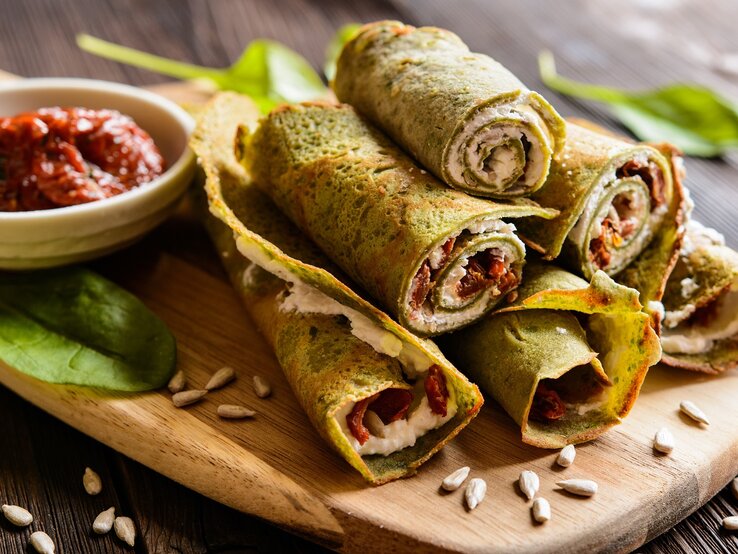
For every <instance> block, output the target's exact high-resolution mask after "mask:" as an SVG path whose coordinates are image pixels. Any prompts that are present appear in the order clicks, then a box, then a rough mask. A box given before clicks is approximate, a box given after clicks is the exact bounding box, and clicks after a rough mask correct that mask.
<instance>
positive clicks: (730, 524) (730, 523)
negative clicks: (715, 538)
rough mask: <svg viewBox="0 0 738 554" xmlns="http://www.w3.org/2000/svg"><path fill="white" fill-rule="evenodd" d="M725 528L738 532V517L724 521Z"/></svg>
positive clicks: (731, 517)
mask: <svg viewBox="0 0 738 554" xmlns="http://www.w3.org/2000/svg"><path fill="white" fill-rule="evenodd" d="M723 527H725V528H726V529H727V530H728V531H738V516H729V517H726V518H725V519H724V520H723Z"/></svg>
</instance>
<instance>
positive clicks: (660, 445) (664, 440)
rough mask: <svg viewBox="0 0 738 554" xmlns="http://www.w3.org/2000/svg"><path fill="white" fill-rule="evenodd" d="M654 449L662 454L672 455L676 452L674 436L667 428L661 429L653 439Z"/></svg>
mask: <svg viewBox="0 0 738 554" xmlns="http://www.w3.org/2000/svg"><path fill="white" fill-rule="evenodd" d="M653 448H654V450H657V451H659V452H661V453H662V454H671V452H672V451H673V450H674V435H672V434H671V431H669V430H668V429H667V428H666V427H662V428H661V429H659V430H658V431H657V432H656V436H654V438H653Z"/></svg>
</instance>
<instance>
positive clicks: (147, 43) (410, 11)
mask: <svg viewBox="0 0 738 554" xmlns="http://www.w3.org/2000/svg"><path fill="white" fill-rule="evenodd" d="M384 18H394V19H401V20H403V21H406V22H409V23H413V24H432V25H437V26H441V27H446V28H450V29H452V30H453V31H456V32H457V33H458V34H460V35H461V36H462V37H463V38H464V39H465V40H466V42H467V43H468V44H469V45H470V46H471V48H472V49H473V50H478V51H481V52H485V53H489V54H491V55H492V56H494V57H495V58H497V59H498V60H499V61H501V62H502V63H503V64H504V65H506V66H507V67H508V68H509V69H511V70H512V71H513V72H514V73H516V74H517V75H518V76H519V77H520V78H521V79H522V80H523V81H524V82H526V83H527V84H528V85H529V86H530V87H531V88H533V89H537V90H540V91H541V92H543V93H544V94H545V95H546V96H547V97H548V98H549V99H551V100H552V102H553V103H554V104H555V105H556V107H557V108H558V109H559V111H560V112H561V113H562V114H563V115H578V116H584V117H588V118H591V119H594V120H595V121H598V122H600V123H602V124H604V125H607V126H610V127H612V128H616V129H617V124H616V123H615V122H614V121H613V120H611V119H610V118H609V117H608V115H607V112H606V110H604V109H603V108H602V107H600V106H597V105H594V104H591V103H587V104H582V103H579V102H575V101H571V100H568V99H565V98H563V97H560V96H558V95H556V94H554V93H552V92H551V91H548V90H546V89H545V87H543V86H542V84H541V83H540V80H539V79H538V76H537V69H536V63H535V56H536V53H537V52H538V51H539V50H540V49H542V48H548V49H550V50H552V51H553V52H554V53H555V54H556V55H557V58H558V60H559V69H560V71H561V72H562V73H563V74H565V75H567V76H570V77H573V78H576V79H580V80H585V81H590V82H595V83H603V84H608V85H613V86H621V87H627V88H645V87H651V86H656V85H659V84H665V83H668V82H671V81H692V82H699V83H702V84H706V85H709V86H711V87H713V88H715V89H717V90H720V91H721V92H722V93H723V94H724V95H726V96H729V97H733V98H738V73H732V74H731V72H730V71H725V68H723V69H720V68H721V66H722V65H723V63H722V62H723V61H724V59H725V58H723V57H722V56H724V55H725V54H729V53H738V35H736V33H735V21H736V20H737V19H738V6H736V4H735V1H734V0H720V1H704V0H703V1H700V2H688V1H686V0H628V1H620V2H611V1H610V0H593V1H587V0H578V1H570V2H563V1H560V2H550V1H545V0H540V1H538V2H536V1H522V0H498V1H496V2H484V1H483V0H479V1H463V2H453V1H449V0H428V1H412V0H394V1H393V0H375V1H369V0H363V1H356V2H344V1H342V0H328V1H321V2H318V1H315V2H310V1H308V0H283V1H282V0H265V1H256V0H212V1H209V2H206V1H204V0H200V1H198V0H189V1H185V0H159V1H157V2H154V1H151V0H66V1H60V0H23V1H20V0H18V1H16V0H0V69H5V70H7V71H11V72H14V73H17V74H19V75H24V76H81V77H95V78H100V79H108V80H112V81H121V82H127V83H132V84H137V85H144V84H154V83H159V82H163V81H165V79H163V78H161V77H159V76H156V75H153V74H151V73H147V72H144V71H139V70H136V69H132V68H129V67H125V66H122V65H119V64H116V63H112V62H107V61H104V60H101V59H99V58H95V57H93V56H90V55H87V54H84V53H81V52H80V51H79V50H78V49H77V48H76V46H75V44H74V35H75V33H78V32H82V31H84V32H88V33H91V34H94V35H96V36H99V37H101V38H105V39H108V40H111V41H114V42H118V43H123V44H126V45H129V46H133V47H136V48H140V49H144V50H148V51H151V52H155V53H158V54H161V55H164V56H168V57H173V58H179V59H181V60H186V61H191V62H195V63H200V64H203V65H209V66H223V65H227V64H228V63H230V61H232V60H234V59H235V58H236V57H237V56H238V55H239V53H240V52H241V50H242V49H243V47H244V46H245V45H246V44H247V43H248V42H249V41H250V40H251V39H254V38H257V37H271V38H275V39H278V40H280V41H282V42H284V43H286V44H287V45H289V46H291V47H293V48H295V49H296V50H298V51H300V52H301V53H303V54H304V55H305V56H306V57H307V58H308V59H309V60H310V61H311V62H312V63H313V64H315V66H316V67H319V66H320V64H321V61H322V57H323V52H324V49H325V46H326V43H327V41H328V40H329V38H330V37H331V36H332V33H333V31H334V30H335V28H336V27H338V26H339V25H341V24H344V23H347V22H351V21H371V20H376V19H384ZM688 170H689V179H688V183H689V185H690V188H691V189H692V193H693V197H694V199H695V200H696V202H697V210H696V215H697V217H698V218H699V219H701V220H702V221H704V222H706V223H709V224H710V225H712V226H714V227H716V228H718V229H719V230H720V231H722V232H723V233H725V234H726V236H727V237H728V242H729V243H730V244H731V245H732V246H733V247H736V246H738V217H736V216H738V190H737V189H736V186H737V185H738V169H737V167H736V160H735V159H732V160H731V159H726V160H696V159H690V160H689V161H688ZM181 225H182V223H181V222H169V223H167V224H166V225H164V226H163V227H162V228H160V229H159V230H157V231H156V232H155V233H154V234H153V235H152V236H150V237H149V238H147V239H146V240H145V241H143V242H142V243H140V244H139V245H137V246H135V247H133V248H132V249H129V250H128V251H126V252H122V253H120V254H116V255H115V256H112V257H110V258H109V259H107V260H103V261H102V262H98V263H97V264H96V267H97V268H98V269H100V270H102V271H103V272H106V273H107V274H109V275H110V274H114V272H115V271H117V268H120V267H121V265H125V264H132V263H139V262H140V261H141V260H143V259H144V258H145V256H146V252H147V251H150V250H153V249H156V248H162V247H163V248H165V249H169V250H178V251H179V252H180V253H181V251H182V249H199V250H200V251H209V244H208V240H207V237H206V236H205V234H204V232H202V231H201V230H200V229H199V228H197V227H193V226H188V227H186V228H182V227H181ZM177 226H179V227H177ZM211 259H212V267H210V268H209V269H210V270H211V271H220V269H219V266H218V263H217V260H216V258H215V256H214V255H212V256H211ZM88 465H89V466H92V467H94V468H95V469H96V470H97V471H98V472H99V473H100V474H101V476H102V478H103V480H104V483H105V489H104V491H103V493H102V497H103V499H104V503H105V504H106V505H115V506H117V507H119V510H118V511H119V513H125V514H127V515H130V516H131V517H133V518H134V520H135V522H136V525H137V527H138V529H139V537H140V538H139V540H138V542H137V546H136V548H135V551H136V552H140V553H144V552H146V553H148V552H151V553H154V552H156V553H159V552H162V553H164V552H182V553H190V552H193V553H194V552H218V553H236V552H289V551H293V552H323V551H324V550H323V549H322V548H320V547H318V546H315V545H312V544H311V543H309V542H307V541H305V540H302V539H300V538H297V537H294V536H292V535H290V534H288V533H285V532H283V531H281V530H279V529H276V528H275V527H273V526H271V525H269V524H267V523H264V522H262V521H259V520H257V519H255V518H252V517H248V516H245V515H243V514H240V513H238V512H235V511H233V510H231V509H228V508H226V507H224V506H221V505H218V504H216V503H214V502H212V501H210V500H208V499H206V498H204V497H202V496H199V495H197V494H195V493H193V492H190V491H189V490H187V489H185V488H183V487H181V486H179V485H177V484H176V483H174V482H172V481H170V480H168V479H166V478H164V477H162V476H160V475H158V474H156V473H154V472H152V471H150V470H148V469H147V468H145V467H143V466H141V465H139V464H137V463H135V462H133V461H131V460H129V459H128V458H125V457H123V456H121V455H120V454H118V453H116V452H114V451H113V450H111V449H109V448H107V447H105V446H103V445H101V444H99V443H97V442H95V441H93V440H91V439H89V438H87V437H85V436H84V435H81V434H80V433H78V432H76V431H74V430H73V429H71V428H70V427H68V426H66V425H64V424H63V423H60V422H59V421H57V420H55V419H53V418H52V417H50V416H48V415H46V414H45V413H43V412H42V411H40V410H38V409H36V408H35V407H33V406H31V405H30V404H28V403H26V402H25V401H23V400H21V399H20V398H19V397H17V396H15V395H14V394H13V393H11V392H9V391H7V390H5V389H2V388H0V502H2V503H5V502H6V501H8V500H9V499H12V500H13V501H15V502H18V503H20V504H23V505H25V506H27V507H28V508H29V509H30V510H31V511H32V512H33V513H35V514H37V515H38V516H39V517H43V519H44V522H45V526H46V528H47V530H48V529H50V530H51V532H52V533H53V534H54V536H55V537H56V538H57V545H58V546H57V551H58V552H62V553H87V552H123V551H125V550H126V549H124V548H123V547H122V546H121V543H120V542H118V541H117V540H115V539H114V538H113V537H112V534H110V535H108V536H105V537H97V536H93V535H92V533H91V531H90V530H89V529H90V522H91V521H92V519H93V518H94V517H95V515H96V512H97V510H96V509H93V507H92V504H91V503H90V502H89V499H88V498H87V497H86V495H85V493H84V491H83V490H82V487H81V475H82V472H83V469H84V467H85V466H88ZM736 510H738V500H736V499H735V498H733V497H732V496H731V494H730V492H729V491H728V490H727V489H726V490H724V491H723V492H721V493H720V494H718V495H717V496H716V497H715V498H714V499H713V500H712V501H710V502H709V503H708V504H707V505H706V506H705V507H703V508H702V509H700V510H699V511H697V512H696V513H695V514H693V515H692V516H691V517H689V518H688V519H687V520H685V521H683V522H681V523H680V524H678V525H677V526H676V527H674V528H673V529H672V530H671V531H669V532H667V533H665V534H664V535H662V536H660V537H658V538H657V539H655V540H653V541H652V542H651V543H649V544H648V545H646V546H644V547H642V548H641V549H640V552H644V553H645V552H649V553H659V552H669V553H672V552H673V553H676V552H700V553H704V552H738V537H737V536H736V535H735V534H733V535H730V534H727V533H725V532H723V531H721V530H720V528H719V521H720V520H721V519H722V518H723V517H724V516H726V515H728V514H730V513H735V512H736ZM583 525H586V522H583ZM25 551H26V534H25V533H22V532H18V531H15V530H14V529H12V528H11V527H10V526H9V524H8V523H7V522H6V521H5V520H4V519H2V518H0V553H2V554H5V553H8V554H10V553H17V552H25Z"/></svg>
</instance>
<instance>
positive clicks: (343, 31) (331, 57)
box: [323, 23, 361, 82]
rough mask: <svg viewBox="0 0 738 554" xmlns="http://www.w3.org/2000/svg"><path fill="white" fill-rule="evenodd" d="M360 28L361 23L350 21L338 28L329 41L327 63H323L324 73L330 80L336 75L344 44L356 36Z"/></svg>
mask: <svg viewBox="0 0 738 554" xmlns="http://www.w3.org/2000/svg"><path fill="white" fill-rule="evenodd" d="M359 28H361V23H348V24H346V25H344V26H343V27H341V28H340V29H338V31H336V34H335V35H333V38H332V39H331V41H330V42H329V43H328V48H326V51H325V63H324V64H323V73H324V74H325V78H326V79H328V82H330V81H332V80H333V78H334V77H335V76H336V62H337V61H338V56H340V55H341V50H343V45H344V44H346V43H347V42H348V41H350V40H351V39H352V38H354V36H355V35H356V33H357V32H358V30H359Z"/></svg>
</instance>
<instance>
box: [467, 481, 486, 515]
mask: <svg viewBox="0 0 738 554" xmlns="http://www.w3.org/2000/svg"><path fill="white" fill-rule="evenodd" d="M485 494H487V483H485V482H484V479H479V478H478V477H475V478H474V479H472V480H471V481H469V484H468V485H467V486H466V490H465V491H464V498H466V505H467V506H468V507H469V510H473V509H474V508H476V507H477V506H479V504H480V503H481V502H482V500H484V495H485Z"/></svg>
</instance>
